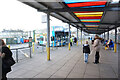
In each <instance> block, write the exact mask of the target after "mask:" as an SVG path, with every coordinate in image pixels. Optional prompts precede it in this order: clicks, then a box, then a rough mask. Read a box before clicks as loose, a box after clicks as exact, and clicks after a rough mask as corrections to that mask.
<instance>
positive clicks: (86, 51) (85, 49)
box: [83, 41, 90, 63]
mask: <svg viewBox="0 0 120 80" xmlns="http://www.w3.org/2000/svg"><path fill="white" fill-rule="evenodd" d="M83 53H84V61H85V63H88V56H89V54H90V46H89V44H88V41H86V43H85V44H83Z"/></svg>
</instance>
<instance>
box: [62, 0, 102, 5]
mask: <svg viewBox="0 0 120 80" xmlns="http://www.w3.org/2000/svg"><path fill="white" fill-rule="evenodd" d="M92 1H102V0H64V2H65V3H66V4H70V3H79V2H92Z"/></svg>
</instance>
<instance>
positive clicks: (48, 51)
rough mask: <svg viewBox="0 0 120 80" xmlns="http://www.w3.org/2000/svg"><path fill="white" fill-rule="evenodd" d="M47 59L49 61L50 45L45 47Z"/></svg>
mask: <svg viewBox="0 0 120 80" xmlns="http://www.w3.org/2000/svg"><path fill="white" fill-rule="evenodd" d="M47 60H48V61H50V47H47Z"/></svg>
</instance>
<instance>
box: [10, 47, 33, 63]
mask: <svg viewBox="0 0 120 80" xmlns="http://www.w3.org/2000/svg"><path fill="white" fill-rule="evenodd" d="M26 48H30V54H29V55H30V58H32V55H31V47H21V48H14V49H11V51H13V50H16V62H17V63H18V57H19V56H18V50H20V49H26Z"/></svg>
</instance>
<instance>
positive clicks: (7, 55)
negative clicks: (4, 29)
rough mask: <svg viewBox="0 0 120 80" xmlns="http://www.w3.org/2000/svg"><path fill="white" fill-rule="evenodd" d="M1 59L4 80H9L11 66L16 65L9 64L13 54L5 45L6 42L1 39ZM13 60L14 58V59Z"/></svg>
mask: <svg viewBox="0 0 120 80" xmlns="http://www.w3.org/2000/svg"><path fill="white" fill-rule="evenodd" d="M0 57H1V58H2V79H1V80H7V77H6V75H7V73H8V72H10V71H11V66H10V65H11V64H15V62H14V61H13V63H11V61H10V62H8V61H9V60H10V59H11V58H12V52H11V51H10V49H9V48H8V47H7V46H6V45H5V43H4V41H3V40H2V39H0ZM12 59H13V58H12Z"/></svg>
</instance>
